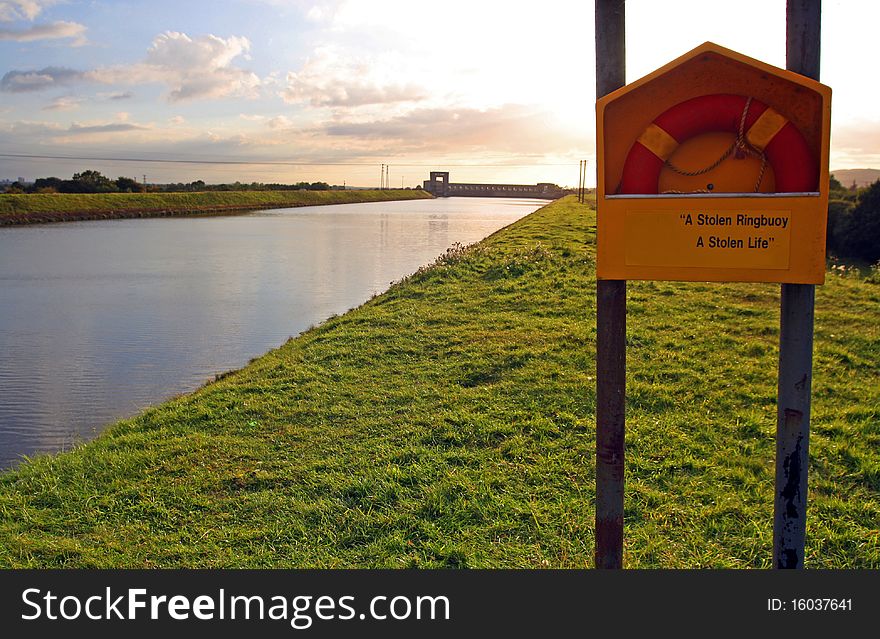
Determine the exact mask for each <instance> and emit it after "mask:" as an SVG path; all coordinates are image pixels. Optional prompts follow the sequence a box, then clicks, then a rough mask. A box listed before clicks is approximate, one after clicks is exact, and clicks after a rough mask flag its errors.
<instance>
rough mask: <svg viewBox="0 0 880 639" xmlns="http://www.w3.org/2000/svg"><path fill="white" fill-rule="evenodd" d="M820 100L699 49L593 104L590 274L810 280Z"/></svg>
mask: <svg viewBox="0 0 880 639" xmlns="http://www.w3.org/2000/svg"><path fill="white" fill-rule="evenodd" d="M830 102H831V90H830V89H829V88H828V87H826V86H824V85H822V84H820V83H818V82H815V81H813V80H810V79H809V78H806V77H804V76H801V75H798V74H795V73H792V72H789V71H785V70H783V69H778V68H776V67H772V66H770V65H767V64H764V63H762V62H759V61H757V60H753V59H751V58H747V57H746V56H743V55H741V54H738V53H735V52H733V51H730V50H728V49H724V48H723V47H719V46H718V45H715V44H712V43H706V44H704V45H702V46H700V47H698V48H696V49H694V50H693V51H691V52H690V53H687V54H685V55H684V56H682V57H681V58H679V59H677V60H675V61H673V62H671V63H670V64H668V65H666V66H664V67H662V68H661V69H658V70H657V71H655V72H654V73H652V74H650V75H648V76H646V77H644V78H642V79H640V80H638V81H636V82H634V83H632V84H630V85H627V86H626V87H623V88H622V89H619V90H618V91H615V92H613V93H611V94H609V95H607V96H605V97H604V98H602V99H600V100H599V101H598V103H597V139H598V140H597V141H598V154H597V155H598V170H599V171H598V174H599V180H598V188H597V209H598V262H597V273H598V277H599V278H600V279H624V280H628V279H653V280H692V281H693V280H697V281H750V282H788V283H804V284H807V283H809V284H821V283H822V282H823V281H824V277H825V227H826V218H827V206H828V148H829V139H830V116H831V107H830Z"/></svg>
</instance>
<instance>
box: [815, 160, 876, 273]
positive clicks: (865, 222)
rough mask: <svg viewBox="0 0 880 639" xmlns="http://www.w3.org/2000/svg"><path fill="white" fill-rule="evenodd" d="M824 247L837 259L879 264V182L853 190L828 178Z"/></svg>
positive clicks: (833, 178) (832, 178) (834, 179)
mask: <svg viewBox="0 0 880 639" xmlns="http://www.w3.org/2000/svg"><path fill="white" fill-rule="evenodd" d="M827 246H828V251H829V252H830V253H832V254H834V255H835V256H837V257H841V258H848V259H857V260H864V261H866V262H869V263H871V264H874V263H876V262H878V261H880V180H877V181H876V182H874V183H873V184H871V185H870V186H866V187H864V188H861V189H855V190H853V189H847V188H846V187H845V186H843V185H842V184H841V183H840V182H839V181H838V180H837V179H836V178H835V177H834V176H833V175H832V176H831V188H830V194H829V197H828V233H827Z"/></svg>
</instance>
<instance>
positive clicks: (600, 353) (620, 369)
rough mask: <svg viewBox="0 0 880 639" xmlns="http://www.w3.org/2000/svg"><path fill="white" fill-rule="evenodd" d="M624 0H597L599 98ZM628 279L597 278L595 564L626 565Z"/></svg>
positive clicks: (616, 51) (614, 60)
mask: <svg viewBox="0 0 880 639" xmlns="http://www.w3.org/2000/svg"><path fill="white" fill-rule="evenodd" d="M625 28H626V13H625V10H624V0H596V97H597V98H600V97H602V96H604V95H606V94H608V93H611V92H612V91H614V90H615V89H618V88H620V87H622V86H623V85H624V84H625V83H626V46H625V37H624V36H625ZM625 402H626V282H625V281H623V280H598V281H597V282H596V531H595V534H596V555H595V562H596V568H622V567H623V474H624V473H623V469H624V464H623V445H624V407H625Z"/></svg>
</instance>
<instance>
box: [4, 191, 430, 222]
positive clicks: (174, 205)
mask: <svg viewBox="0 0 880 639" xmlns="http://www.w3.org/2000/svg"><path fill="white" fill-rule="evenodd" d="M423 197H430V195H429V194H428V193H426V192H424V191H421V190H415V191H412V190H410V191H407V190H387V191H380V190H363V191H208V192H203V193H83V194H80V193H45V194H43V193H34V194H26V195H8V194H0V216H14V215H20V214H24V213H57V212H74V211H75V212H88V211H125V210H132V209H138V210H140V209H199V208H202V207H230V206H240V207H253V208H259V207H261V206H310V205H315V204H346V203H349V202H372V201H387V200H398V199H400V200H407V199H418V198H423Z"/></svg>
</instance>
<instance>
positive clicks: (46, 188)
mask: <svg viewBox="0 0 880 639" xmlns="http://www.w3.org/2000/svg"><path fill="white" fill-rule="evenodd" d="M63 182H64V180H62V179H61V178H57V177H47V178H37V179H36V180H34V186H33V191H34V193H52V192H53V191H60V190H61V185H62V183H63Z"/></svg>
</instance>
